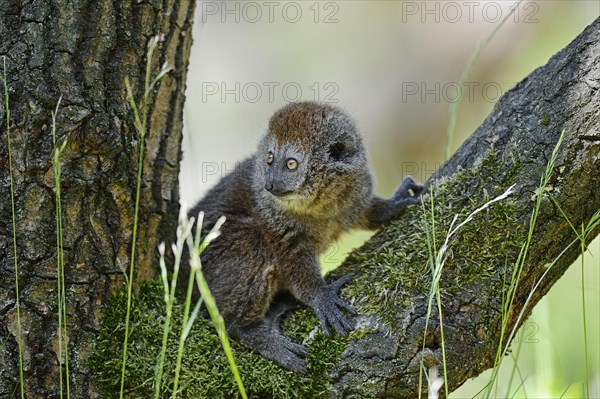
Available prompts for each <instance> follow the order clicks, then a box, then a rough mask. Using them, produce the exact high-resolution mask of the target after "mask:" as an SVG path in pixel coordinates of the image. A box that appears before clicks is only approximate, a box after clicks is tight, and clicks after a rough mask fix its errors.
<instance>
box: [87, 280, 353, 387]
mask: <svg viewBox="0 0 600 399" xmlns="http://www.w3.org/2000/svg"><path fill="white" fill-rule="evenodd" d="M126 295H127V294H126V291H125V290H119V291H117V292H116V293H115V294H114V295H113V298H112V300H111V301H110V304H109V306H108V307H107V308H106V309H105V310H104V312H103V317H102V324H101V329H100V334H99V337H98V339H97V342H96V347H95V350H94V353H93V355H92V356H91V358H90V362H91V366H92V368H93V370H94V373H95V377H96V380H97V383H98V386H99V388H100V390H101V393H102V395H103V397H106V398H115V397H118V388H117V387H118V382H119V379H120V362H121V357H120V355H119V354H120V353H122V342H123V334H124V324H123V320H124V315H125V308H126V303H127V297H126ZM173 313H174V323H173V331H172V332H171V334H170V336H169V342H168V350H167V359H166V364H165V369H164V370H165V371H164V372H165V375H164V378H163V380H164V381H165V383H164V384H163V387H162V392H163V397H170V393H171V392H170V387H171V386H172V378H173V375H174V368H175V362H176V351H177V345H178V339H179V334H180V332H181V326H180V324H181V320H182V313H183V304H181V303H177V304H176V305H175V307H174V310H173ZM164 315H165V305H164V301H163V292H162V283H160V282H158V281H150V282H145V283H143V284H142V287H141V290H140V295H139V297H138V298H137V299H136V300H135V303H134V307H133V311H132V316H131V336H130V339H129V342H130V346H129V349H128V362H127V369H126V385H125V386H126V393H127V395H126V396H127V397H129V398H140V397H144V398H150V397H152V395H153V392H154V388H153V384H154V369H155V365H156V363H157V360H158V355H159V353H160V345H161V338H162V328H163V324H164V321H165V316H164ZM317 324H318V322H317V319H316V317H315V316H314V314H313V313H312V312H310V311H308V310H300V311H297V312H294V313H293V314H292V315H291V316H290V317H288V318H286V319H285V320H284V328H285V333H286V335H287V336H288V337H290V338H291V339H292V340H294V341H295V342H302V340H303V339H305V338H306V337H307V336H308V335H309V333H310V332H311V330H313V329H314V327H315V326H316V325H317ZM346 344H347V339H344V338H339V337H336V338H333V339H332V338H328V337H326V336H325V335H323V333H321V332H318V333H316V334H315V335H314V337H313V338H312V340H311V342H310V343H308V344H307V348H308V350H309V356H308V362H309V365H310V371H309V372H308V373H307V374H306V375H299V374H295V373H293V372H291V371H288V370H285V369H282V368H281V367H279V366H277V365H276V364H274V363H273V362H271V361H269V360H267V359H264V358H263V357H262V356H260V355H258V354H255V353H252V352H250V351H248V350H247V349H245V348H244V347H243V346H242V345H241V344H239V343H238V342H236V341H233V342H232V346H233V350H234V355H235V357H236V361H237V364H238V367H239V369H240V373H241V377H242V380H243V381H244V386H245V388H246V391H247V392H248V394H249V396H250V397H258V398H260V397H273V398H298V397H307V398H308V397H310V398H321V397H326V396H327V393H328V392H329V377H328V374H329V371H331V369H332V367H333V364H334V362H335V359H336V358H337V357H338V356H339V355H340V354H341V352H342V351H343V350H344V348H345V347H346ZM180 387H181V390H182V392H183V397H188V398H211V399H212V398H237V397H239V394H238V390H237V386H236V383H235V381H234V379H233V376H232V374H231V371H230V370H229V366H228V364H227V360H226V358H225V355H224V353H223V350H222V348H221V344H220V341H219V338H218V336H217V335H216V333H215V329H214V327H213V326H212V324H211V323H210V321H208V320H207V319H205V318H201V317H200V318H199V319H198V320H197V321H196V322H195V324H194V327H193V328H192V331H191V333H190V335H189V337H188V340H187V344H186V348H185V354H184V359H183V365H182V375H181V379H180Z"/></svg>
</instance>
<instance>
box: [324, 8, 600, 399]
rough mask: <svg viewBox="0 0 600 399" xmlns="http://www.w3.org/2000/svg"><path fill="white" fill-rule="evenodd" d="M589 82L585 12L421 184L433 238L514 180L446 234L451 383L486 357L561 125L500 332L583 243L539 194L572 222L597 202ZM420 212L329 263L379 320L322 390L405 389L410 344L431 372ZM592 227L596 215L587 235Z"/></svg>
mask: <svg viewBox="0 0 600 399" xmlns="http://www.w3.org/2000/svg"><path fill="white" fill-rule="evenodd" d="M599 88H600V19H597V20H596V21H595V22H594V23H593V24H592V25H590V26H589V27H588V28H586V29H585V31H584V32H583V33H582V34H580V35H579V37H577V38H576V39H575V40H574V41H573V42H572V43H571V44H569V45H568V46H567V47H566V48H565V49H563V50H562V51H560V52H559V53H558V54H556V55H555V56H553V57H552V58H551V59H550V61H549V62H548V63H547V64H546V65H545V66H543V67H541V68H539V69H537V70H535V71H534V72H532V73H531V74H530V75H529V76H528V77H526V78H525V79H523V81H521V82H520V83H519V84H517V85H516V87H514V88H513V89H512V90H511V91H509V92H508V93H506V95H504V96H503V97H502V98H501V100H500V101H499V103H498V104H497V105H496V107H495V109H494V111H493V112H492V113H491V115H489V116H488V118H487V119H486V120H485V121H484V123H483V124H482V125H481V126H480V127H479V128H478V129H477V131H476V132H475V133H474V134H473V135H472V136H471V137H470V138H469V139H468V140H467V141H466V142H465V143H464V144H463V145H462V146H461V147H460V149H459V150H458V151H457V153H456V154H455V155H454V156H453V157H452V158H451V159H450V160H449V161H448V162H446V163H445V164H444V165H443V166H442V167H441V168H440V170H439V171H438V172H437V173H436V174H435V176H433V177H432V179H431V180H430V181H429V182H428V187H429V188H430V189H431V188H434V189H433V193H434V199H435V211H434V212H435V215H436V222H435V223H436V230H437V234H436V235H437V236H438V240H437V247H438V248H439V247H440V246H441V244H442V243H443V240H444V238H445V235H446V233H447V231H448V227H449V225H450V221H451V220H452V218H453V216H454V215H455V214H459V215H460V217H459V219H458V222H457V224H458V223H460V222H461V221H462V220H464V219H465V217H466V215H467V214H468V211H471V210H473V209H475V208H477V207H478V206H480V205H483V203H485V202H486V200H488V199H491V198H493V197H494V196H496V195H499V194H501V193H502V192H503V191H504V190H505V189H507V188H508V186H509V185H511V184H515V185H516V186H515V194H514V195H512V196H511V197H510V199H509V200H504V201H502V202H500V203H498V204H497V205H494V206H492V207H491V210H490V211H486V212H482V215H481V216H480V217H477V218H475V219H473V221H471V222H470V223H469V224H467V225H466V226H465V227H464V228H462V229H461V230H459V233H458V234H457V235H456V236H455V237H454V238H453V239H451V240H450V247H449V254H450V256H449V258H448V261H447V262H446V265H445V267H444V269H443V271H442V275H441V281H440V287H441V292H442V295H441V300H442V305H443V306H442V308H443V313H442V314H443V330H444V344H445V352H446V359H447V360H446V363H447V367H448V369H447V371H448V379H449V381H448V387H449V391H450V392H451V391H453V390H454V389H456V388H457V387H459V386H460V385H462V384H463V383H464V382H465V381H466V380H467V379H468V378H471V377H474V376H476V375H478V374H480V373H481V372H482V371H484V370H486V369H488V368H490V367H492V365H493V363H494V358H495V356H496V351H497V349H498V344H499V342H500V321H501V319H502V302H503V295H504V296H506V294H507V287H508V285H509V281H510V279H511V275H512V272H513V270H514V267H515V264H516V261H517V257H518V255H519V250H520V248H521V245H522V244H523V243H524V242H525V238H526V235H527V232H528V229H529V227H528V224H529V220H530V217H531V214H532V212H533V208H534V205H535V201H534V199H535V197H536V194H538V193H537V191H536V190H537V188H538V186H539V185H540V178H541V177H542V176H543V175H544V172H545V168H546V165H547V164H548V161H549V159H550V157H551V154H552V151H553V149H554V148H555V146H556V144H557V141H558V139H559V137H560V135H561V132H562V131H564V132H565V137H564V141H563V142H562V145H561V146H560V149H559V152H558V158H557V160H556V165H555V168H554V171H553V173H552V177H551V180H550V184H549V186H548V187H547V188H546V190H545V191H544V193H543V199H542V203H541V209H540V212H539V215H538V218H537V224H536V225H535V229H534V230H533V236H532V240H531V246H530V248H529V256H528V257H527V258H526V262H525V264H524V267H523V269H522V272H521V275H520V279H519V284H518V288H517V290H516V294H515V298H514V302H513V306H512V309H511V310H510V312H509V313H508V314H509V317H508V327H507V333H506V335H505V336H504V340H505V341H506V339H507V335H508V333H510V331H511V330H512V329H513V327H514V326H515V325H519V324H521V323H522V322H523V321H524V318H525V317H527V316H528V315H529V314H530V313H531V310H532V308H533V307H534V306H535V304H536V303H537V302H538V301H539V300H540V299H541V298H542V297H543V296H544V294H546V292H548V290H549V289H550V287H552V285H553V284H554V283H555V282H556V281H557V280H558V279H559V278H560V277H561V276H562V274H563V273H564V272H565V270H567V268H568V267H569V266H570V265H571V264H572V263H573V262H574V261H575V260H576V259H577V256H578V255H579V254H581V249H580V244H579V243H577V242H575V244H574V245H570V246H569V244H570V243H571V242H572V241H573V240H575V239H576V238H577V236H576V235H575V233H574V232H573V230H572V228H571V227H570V226H569V223H568V222H567V221H566V220H565V218H564V217H563V216H562V215H561V211H560V209H559V208H558V207H557V206H556V205H555V204H554V203H553V201H552V199H551V198H550V196H553V197H554V199H555V200H556V203H557V204H559V206H560V208H562V211H564V212H565V213H566V215H567V217H568V219H569V221H570V223H571V224H572V225H573V226H575V228H576V229H578V230H581V225H582V223H587V222H588V221H589V219H590V218H591V217H592V215H593V214H594V213H595V212H596V211H598V210H600V195H598V181H599V180H600V90H598V89H599ZM428 201H429V198H428V199H427V201H426V202H428ZM426 208H428V205H427V204H426ZM465 209H466V210H468V211H465ZM429 212H430V210H429V209H427V211H426V212H419V211H418V210H413V211H412V212H409V214H407V215H405V217H403V218H401V219H400V220H399V221H398V222H397V223H395V224H391V225H390V226H388V227H387V228H385V229H384V230H383V231H381V232H380V233H379V234H377V235H376V236H374V237H373V238H372V239H371V240H370V241H369V242H367V243H366V244H365V245H364V246H363V247H362V248H359V249H358V250H356V251H355V252H354V253H353V254H351V255H350V257H349V258H348V259H347V260H346V261H345V263H344V264H343V265H342V266H341V267H340V268H339V269H337V270H336V271H335V272H334V274H335V275H336V276H339V275H344V274H347V273H353V274H354V275H355V276H356V282H355V286H351V287H349V289H348V291H347V292H348V293H349V295H351V296H353V297H354V298H355V299H356V300H358V301H359V303H362V304H363V305H364V307H365V308H367V309H372V310H373V311H371V312H369V313H371V314H372V315H373V317H372V318H369V319H367V320H366V321H364V325H365V326H370V327H375V326H378V327H379V329H378V330H377V331H376V332H375V333H372V334H367V335H366V336H365V337H364V338H362V339H357V340H353V341H351V342H350V344H349V345H348V347H347V348H346V350H345V351H344V352H343V354H342V355H341V357H340V359H339V361H338V362H337V364H336V365H335V369H334V372H333V394H332V396H333V397H340V398H341V397H344V398H346V397H348V398H363V397H394V398H415V397H417V394H418V386H419V380H418V376H419V367H420V360H421V357H422V356H423V357H424V364H425V366H426V367H429V366H433V365H437V366H438V367H439V369H440V373H441V371H442V370H441V364H442V348H441V342H442V341H441V334H440V323H439V318H438V317H437V314H438V311H437V309H436V306H435V300H434V307H433V311H432V317H431V320H430V321H429V326H428V333H427V335H426V339H425V351H424V353H423V354H422V353H421V349H422V345H423V338H424V327H425V320H426V314H427V307H428V293H429V288H430V286H431V272H430V269H429V265H427V255H426V254H425V255H423V254H422V253H415V251H416V248H417V249H419V250H421V251H427V248H423V244H422V242H423V241H425V240H426V237H425V234H424V233H423V231H422V230H420V227H419V226H422V223H423V216H424V215H423V214H425V220H428V218H429V216H428V214H429ZM429 228H430V229H431V221H430V220H429ZM415 231H417V232H416V233H415ZM596 234H598V229H596V230H595V231H594V232H592V233H591V234H590V235H589V236H588V241H591V239H592V238H593V237H594V236H595V235H596ZM563 251H564V252H563ZM417 252H418V251H417ZM557 258H558V260H557V261H556V263H554V264H553V265H551V264H552V262H554V261H555V260H556V259H557ZM550 265H551V266H550ZM546 272H547V273H546ZM537 283H539V286H537V288H536V289H535V290H534V287H535V286H536V284H537ZM532 292H533V294H532V296H531V299H530V300H529V301H528V302H527V298H528V296H529V295H530V293H532ZM361 298H368V299H367V300H366V301H361ZM522 310H524V311H523V315H522V317H519V315H520V313H521V311H522ZM594 311H597V309H594ZM382 321H385V325H384V324H382V323H381V322H382ZM424 381H426V380H424ZM425 385H426V383H425ZM442 390H443V389H442Z"/></svg>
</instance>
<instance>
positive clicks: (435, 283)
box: [419, 185, 514, 398]
mask: <svg viewBox="0 0 600 399" xmlns="http://www.w3.org/2000/svg"><path fill="white" fill-rule="evenodd" d="M513 189H514V185H512V186H510V187H509V188H508V189H507V190H506V191H505V192H504V193H502V194H500V195H499V196H497V197H495V198H494V199H492V200H490V201H488V202H486V203H485V204H483V205H482V206H480V207H479V208H477V209H475V210H474V211H473V212H471V213H470V214H469V215H468V216H467V217H466V218H465V220H463V221H462V222H461V223H459V224H458V225H456V227H454V225H455V224H456V221H457V220H458V215H454V218H453V219H452V223H450V227H449V228H448V233H447V234H446V238H445V241H444V243H443V244H442V246H441V247H440V249H439V251H437V252H436V251H432V249H433V245H434V244H433V240H432V238H431V234H429V233H426V234H427V235H426V239H427V245H428V248H429V251H430V257H429V263H430V266H431V267H432V283H431V288H430V291H429V301H428V304H427V314H426V318H425V329H424V331H423V346H422V349H421V353H422V354H424V353H425V342H426V339H427V325H428V322H429V318H430V317H431V309H432V306H433V298H434V297H435V298H436V300H437V307H438V312H439V317H440V335H441V344H442V363H443V366H444V388H445V393H446V397H448V376H447V370H446V354H445V345H444V335H443V326H442V324H443V321H442V305H441V295H440V286H439V282H440V280H441V276H442V270H443V268H444V264H445V263H446V259H447V253H448V246H449V242H450V239H451V238H452V236H454V235H455V234H456V233H457V232H458V230H460V228H461V227H463V226H464V225H466V224H467V223H469V222H470V221H471V220H473V218H474V217H475V215H477V214H478V213H480V212H481V211H483V210H485V209H486V208H488V207H489V206H491V205H492V204H494V203H495V202H498V201H502V200H503V199H505V198H507V197H508V196H509V195H511V194H512V193H513ZM430 197H433V195H430ZM431 202H432V203H431V206H432V211H431V217H432V224H433V225H434V226H435V218H434V211H433V198H431ZM427 230H428V229H427V228H426V229H425V231H426V232H427ZM423 361H424V359H423V356H421V366H420V374H421V373H422V372H423V371H424V365H423ZM422 381H423V380H422V377H421V375H420V376H419V398H420V396H421V387H422Z"/></svg>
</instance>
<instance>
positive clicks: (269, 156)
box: [267, 151, 273, 165]
mask: <svg viewBox="0 0 600 399" xmlns="http://www.w3.org/2000/svg"><path fill="white" fill-rule="evenodd" d="M267 163H268V164H269V165H271V164H272V163H273V153H272V152H271V151H269V154H267Z"/></svg>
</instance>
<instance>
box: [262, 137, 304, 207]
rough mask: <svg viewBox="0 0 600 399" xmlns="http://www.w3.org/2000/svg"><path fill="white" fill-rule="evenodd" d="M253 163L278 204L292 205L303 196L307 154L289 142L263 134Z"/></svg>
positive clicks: (265, 186)
mask: <svg viewBox="0 0 600 399" xmlns="http://www.w3.org/2000/svg"><path fill="white" fill-rule="evenodd" d="M257 157H258V159H257V162H258V166H259V170H260V171H261V174H262V178H263V181H264V189H265V190H266V191H268V192H269V193H270V194H271V195H272V196H274V197H275V198H277V199H278V200H279V201H281V203H282V204H288V205H292V204H293V203H297V202H301V201H302V199H303V198H304V197H306V192H305V190H303V187H304V182H305V179H306V174H307V171H308V162H309V156H308V154H307V153H306V151H304V150H303V149H302V148H301V147H300V146H298V145H294V144H293V143H283V144H279V143H277V141H276V140H274V138H273V137H270V136H269V135H267V136H266V137H265V138H264V139H263V140H262V141H261V144H260V145H259V153H258V154H257Z"/></svg>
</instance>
